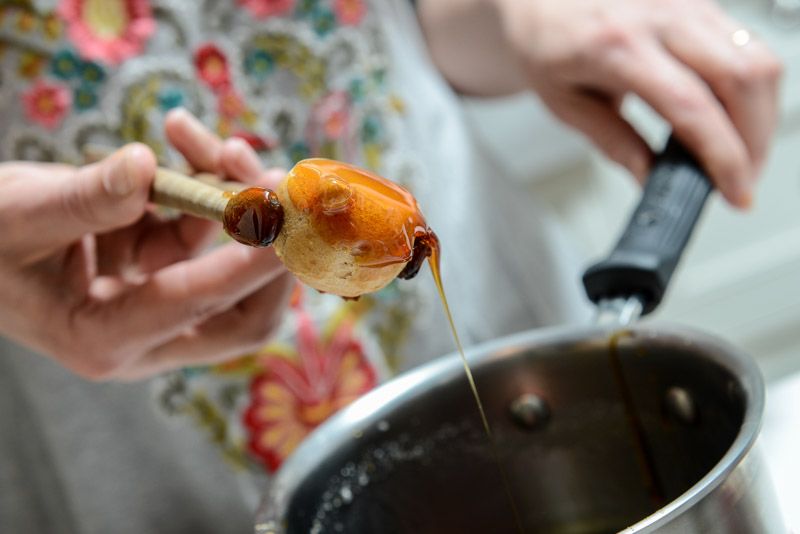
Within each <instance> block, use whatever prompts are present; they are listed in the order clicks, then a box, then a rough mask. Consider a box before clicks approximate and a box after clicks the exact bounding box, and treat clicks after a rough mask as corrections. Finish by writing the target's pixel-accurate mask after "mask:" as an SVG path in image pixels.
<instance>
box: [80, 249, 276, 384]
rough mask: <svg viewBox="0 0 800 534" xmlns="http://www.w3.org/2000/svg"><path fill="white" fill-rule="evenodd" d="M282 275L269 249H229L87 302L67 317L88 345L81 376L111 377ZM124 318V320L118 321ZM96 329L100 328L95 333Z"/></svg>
mask: <svg viewBox="0 0 800 534" xmlns="http://www.w3.org/2000/svg"><path fill="white" fill-rule="evenodd" d="M284 272H285V268H284V267H283V264H282V263H281V262H280V260H278V258H277V256H275V253H274V251H272V250H271V249H255V248H251V247H243V246H241V245H239V244H238V243H231V244H229V245H226V246H224V247H220V248H218V249H216V250H214V251H212V252H210V253H209V254H206V255H204V256H202V257H199V258H196V259H194V260H189V261H185V262H181V263H177V264H175V265H171V266H169V267H166V268H164V269H161V270H160V271H158V272H156V273H155V274H153V275H151V276H150V277H149V278H148V279H147V281H145V282H144V283H142V284H141V285H138V286H134V287H132V288H131V289H129V290H128V291H126V292H125V293H123V294H121V295H118V296H115V297H114V298H111V299H110V300H107V301H103V300H99V299H98V300H90V301H88V302H86V303H83V304H82V305H79V306H77V307H75V309H74V310H72V312H71V313H70V324H69V325H67V326H68V329H69V330H70V331H72V332H74V338H75V339H76V340H80V339H84V340H91V342H92V343H93V347H95V346H97V347H105V349H106V350H104V351H98V350H95V349H94V348H89V349H87V350H86V351H80V352H85V353H86V355H85V357H84V361H79V362H75V365H74V366H80V365H85V369H84V371H85V372H84V373H83V374H87V375H88V374H89V373H92V374H93V375H94V377H104V376H109V375H113V373H115V372H116V371H117V370H118V369H120V367H121V366H124V365H126V364H127V362H129V361H130V359H131V358H134V357H137V355H140V354H142V353H144V352H148V351H149V350H151V349H152V348H154V347H156V346H158V345H161V344H163V343H165V342H167V341H169V340H170V339H172V338H174V337H175V336H177V335H180V334H183V333H184V331H185V330H186V329H187V328H189V327H192V326H194V325H196V324H197V323H199V322H202V321H203V320H205V319H207V318H208V317H210V316H212V315H214V314H216V313H219V312H220V311H222V310H225V309H227V308H229V307H230V306H232V305H233V304H234V303H235V302H238V301H239V300H241V299H242V298H244V297H246V296H247V295H249V294H250V293H252V292H253V291H255V290H257V289H258V288H260V287H262V286H263V285H265V284H267V283H269V282H271V281H272V280H274V279H275V278H276V277H277V276H279V275H280V274H282V273H284ZM120 318H124V320H120ZM98 325H103V327H102V328H101V329H98Z"/></svg>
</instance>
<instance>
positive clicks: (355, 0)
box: [333, 0, 367, 26]
mask: <svg viewBox="0 0 800 534" xmlns="http://www.w3.org/2000/svg"><path fill="white" fill-rule="evenodd" d="M333 11H334V12H335V13H336V19H337V20H338V21H339V22H340V23H341V24H344V25H347V26H357V25H358V24H360V23H361V20H362V19H363V18H364V14H365V13H366V12H367V6H366V5H365V3H364V0H336V1H335V2H334V4H333Z"/></svg>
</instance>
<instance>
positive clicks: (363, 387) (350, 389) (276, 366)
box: [244, 313, 377, 471]
mask: <svg viewBox="0 0 800 534" xmlns="http://www.w3.org/2000/svg"><path fill="white" fill-rule="evenodd" d="M299 318H300V325H299V328H298V335H297V336H298V343H297V360H290V359H288V358H286V357H285V356H281V355H278V354H266V355H264V358H263V360H262V361H263V365H264V369H265V370H264V372H263V373H262V374H260V375H258V376H256V377H255V379H254V380H253V382H252V383H251V386H250V391H251V403H250V406H248V408H247V410H246V412H245V414H244V424H245V426H246V427H247V429H248V433H249V435H250V436H249V437H250V439H249V447H250V450H251V452H252V453H253V454H255V455H256V456H257V457H259V458H260V459H261V460H263V461H264V462H265V464H266V465H267V467H268V468H269V469H270V471H275V470H276V469H278V467H279V466H280V465H281V463H282V462H283V461H284V460H285V459H286V458H287V457H288V456H289V454H291V453H292V451H294V449H295V448H296V447H297V445H299V444H300V442H301V441H302V440H303V438H305V437H306V435H307V434H308V433H309V432H311V431H312V430H313V429H314V428H316V427H317V426H318V425H319V424H320V423H322V422H323V421H325V419H327V418H328V417H329V416H330V415H332V414H333V413H335V412H336V411H338V410H339V409H340V408H342V407H344V406H346V405H347V404H349V403H350V402H352V401H354V400H355V399H357V398H358V397H360V396H361V395H363V394H364V393H366V392H367V391H369V390H370V389H372V388H373V387H374V386H375V384H376V382H377V379H376V374H375V370H374V369H373V368H372V366H371V365H370V363H369V361H368V360H367V358H366V356H365V355H364V351H363V349H362V347H361V344H360V343H359V342H358V340H356V339H355V338H354V337H353V336H352V323H350V322H348V321H345V322H342V323H341V324H340V325H339V327H338V328H337V329H336V330H335V331H334V332H333V333H332V334H331V335H330V336H329V337H328V338H327V339H320V337H319V336H318V334H317V332H316V330H315V328H314V326H313V324H312V322H311V319H310V318H309V317H308V316H307V315H306V314H303V313H301V314H300V315H299Z"/></svg>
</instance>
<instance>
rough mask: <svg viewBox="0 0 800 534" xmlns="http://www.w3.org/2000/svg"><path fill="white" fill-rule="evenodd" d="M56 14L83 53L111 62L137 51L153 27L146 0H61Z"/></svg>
mask: <svg viewBox="0 0 800 534" xmlns="http://www.w3.org/2000/svg"><path fill="white" fill-rule="evenodd" d="M58 14H59V15H60V16H61V18H63V19H64V20H65V21H66V22H67V24H68V26H69V38H70V40H71V41H72V42H73V43H74V44H75V46H76V47H77V48H78V51H79V52H80V53H81V55H82V56H83V57H85V58H87V59H92V60H96V61H105V62H108V63H111V64H117V63H120V62H122V61H123V60H125V59H127V58H129V57H132V56H135V55H137V54H140V53H141V52H142V50H143V49H144V45H145V42H146V41H147V39H149V38H150V36H151V35H152V34H153V32H154V31H155V29H156V23H155V21H154V20H153V16H152V11H151V10H150V2H149V1H148V0H61V3H60V4H59V6H58Z"/></svg>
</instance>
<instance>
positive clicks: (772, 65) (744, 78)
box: [730, 52, 783, 88]
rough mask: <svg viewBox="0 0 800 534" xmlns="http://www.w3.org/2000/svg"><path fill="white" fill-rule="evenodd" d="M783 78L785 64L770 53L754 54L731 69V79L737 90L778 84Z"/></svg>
mask: <svg viewBox="0 0 800 534" xmlns="http://www.w3.org/2000/svg"><path fill="white" fill-rule="evenodd" d="M782 76H783V64H782V63H781V62H780V60H778V59H777V58H776V57H775V56H773V55H772V54H771V53H769V52H761V53H754V54H753V55H752V56H751V57H750V58H748V59H742V60H741V61H739V62H738V63H736V64H735V65H733V66H731V68H730V79H731V81H732V83H733V85H734V86H735V87H736V88H746V87H750V86H753V85H757V84H761V83H763V82H765V81H767V82H776V81H777V80H779V79H780V78H781V77H782Z"/></svg>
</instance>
